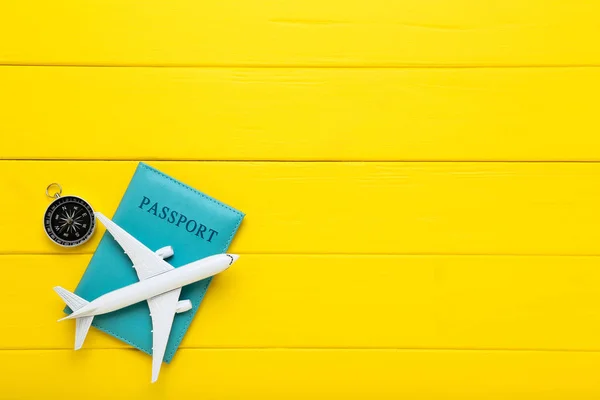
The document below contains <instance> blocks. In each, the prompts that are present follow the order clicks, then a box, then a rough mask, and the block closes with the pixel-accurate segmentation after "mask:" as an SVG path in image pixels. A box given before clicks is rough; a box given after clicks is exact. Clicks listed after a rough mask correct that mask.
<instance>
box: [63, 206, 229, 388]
mask: <svg viewBox="0 0 600 400" xmlns="http://www.w3.org/2000/svg"><path fill="white" fill-rule="evenodd" d="M95 214H96V217H97V218H98V219H99V220H100V221H101V222H102V223H103V224H104V226H106V229H107V230H108V231H109V232H110V233H111V234H112V236H113V237H114V238H115V240H116V241H117V243H119V245H120V246H121V247H122V248H123V250H125V253H126V254H127V256H129V258H130V259H131V261H132V262H133V267H134V268H135V270H136V272H137V275H138V278H139V279H140V281H139V282H136V283H134V284H131V285H129V286H125V287H123V288H121V289H117V290H113V291H112V292H109V293H106V294H104V295H102V296H100V297H98V298H97V299H95V300H93V301H87V300H84V299H82V298H81V297H79V296H77V295H76V294H74V293H71V292H69V291H68V290H66V289H63V288H62V287H60V286H56V287H55V288H54V290H55V291H56V293H58V295H59V296H60V297H61V298H62V299H63V300H64V302H65V303H67V305H68V306H69V308H71V310H72V311H73V313H72V314H70V315H69V316H67V317H65V318H62V319H59V321H62V320H65V319H72V318H76V328H75V350H79V349H80V348H81V346H82V345H83V341H84V340H85V337H86V335H87V333H88V330H89V329H90V325H91V324H92V320H93V319H94V316H96V315H101V314H106V313H109V312H112V311H115V310H119V309H121V308H124V307H127V306H130V305H132V304H135V303H139V302H140V301H143V300H147V301H148V307H149V308H150V316H151V317H152V328H153V329H152V342H153V345H152V382H156V380H157V379H158V373H159V372H160V367H161V364H162V361H163V357H164V355H165V350H166V347H167V341H168V340H169V334H170V333H171V325H172V324H173V318H174V317H175V313H181V312H185V311H188V310H189V309H191V308H192V302H191V301H190V300H179V293H180V292H181V287H182V286H185V285H189V284H190V283H194V282H197V281H200V280H202V279H206V278H208V277H210V276H213V275H216V274H218V273H219V272H222V271H224V270H226V269H227V268H229V266H230V265H231V264H233V263H234V262H235V261H236V260H237V259H238V256H237V255H234V254H217V255H214V256H210V257H206V258H203V259H201V260H198V261H194V262H191V263H189V264H186V265H184V266H181V267H179V268H174V267H173V266H171V265H170V264H168V263H167V262H166V261H164V259H165V258H168V257H171V256H172V255H173V249H172V248H171V247H170V246H167V247H164V248H162V249H160V250H158V251H156V252H153V251H152V250H150V249H149V248H147V247H146V246H144V245H143V244H142V243H140V242H139V241H138V240H137V239H135V238H134V237H133V236H131V235H130V234H129V233H127V232H126V231H125V230H123V228H121V227H119V226H118V225H117V224H115V223H114V222H112V221H111V220H110V219H108V218H106V217H105V216H104V215H102V214H100V213H98V212H97V213H95Z"/></svg>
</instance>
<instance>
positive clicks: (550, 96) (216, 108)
mask: <svg viewBox="0 0 600 400" xmlns="http://www.w3.org/2000/svg"><path fill="white" fill-rule="evenodd" d="M599 26H600V24H599ZM0 29H2V28H0ZM0 47H1V45H0ZM0 87H2V91H3V95H4V96H5V98H6V99H7V101H6V102H5V104H3V107H1V108H0V132H3V134H4V135H7V136H8V137H10V138H11V140H8V141H5V142H4V143H3V145H2V147H1V148H0V157H1V158H57V159H81V158H84V159H101V160H105V159H125V160H131V159H146V160H149V159H150V160H152V159H172V160H182V159H188V160H190V159H191V160H211V159H212V160H338V161H339V160H342V161H345V160H392V161H404V160H416V161H430V160H451V161H464V160H470V161H482V160H499V161H504V160H516V161H523V160H535V161H549V160H550V161H554V160H559V161H560V160H562V161H572V160H583V161H589V160H596V161H597V160H600V150H599V149H600V135H599V134H598V132H599V131H600V122H599V119H598V118H597V115H596V106H597V101H596V98H597V95H598V93H599V92H600V68H484V69H447V68H443V69H393V68H392V69H373V68H350V69H337V68H334V69H330V68H329V69H318V68H308V69H307V68H300V69H295V68H283V69H282V68H267V69H261V68H259V69H256V68H253V69H248V68H208V69H207V68H57V67H53V68H40V67H3V68H0ZM57 96H59V98H60V101H56V99H57ZM54 132H60V133H61V134H64V135H68V136H79V135H81V134H82V133H83V132H85V137H86V142H85V143H82V144H80V145H78V146H65V145H64V143H63V142H62V141H61V140H56V138H55V135H54V134H53V133H54ZM115 142H118V143H119V145H118V146H116V145H115Z"/></svg>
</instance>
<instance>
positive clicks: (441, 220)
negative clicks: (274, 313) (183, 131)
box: [0, 161, 600, 255]
mask: <svg viewBox="0 0 600 400" xmlns="http://www.w3.org/2000/svg"><path fill="white" fill-rule="evenodd" d="M137 164H138V163H137V162H135V161H129V162H119V161H111V162H83V161H72V162H65V161H56V162H49V161H0V175H1V176H3V177H4V185H5V187H7V188H10V189H11V191H13V192H15V191H16V192H18V193H19V194H20V195H19V196H0V209H4V210H7V212H6V215H5V217H4V218H2V219H1V220H0V228H1V230H2V236H1V237H0V238H1V240H0V253H60V254H65V253H72V252H79V253H81V252H87V253H89V252H92V251H93V250H94V249H95V246H96V244H97V242H98V241H99V239H100V237H101V235H96V236H95V238H94V240H93V241H90V243H89V244H86V245H84V246H81V247H78V248H75V249H70V250H64V249H62V248H59V247H57V246H55V245H53V244H52V242H50V241H49V240H48V239H47V237H46V236H45V233H44V231H43V229H40V225H41V223H42V222H41V219H42V215H43V213H44V210H45V209H46V207H47V206H48V204H49V203H50V200H49V199H48V198H46V197H45V195H44V189H45V187H46V185H47V184H48V183H49V182H54V181H59V182H61V184H62V185H63V187H64V190H65V193H76V194H78V195H79V196H82V197H84V198H86V199H88V200H89V201H90V202H91V203H92V204H94V207H96V209H98V210H103V212H105V213H106V214H107V215H112V213H113V212H114V210H115V209H116V207H117V205H118V202H119V201H120V199H121V197H122V194H123V193H124V191H125V189H126V188H127V185H128V183H129V180H130V179H131V176H132V175H133V172H134V170H135V168H136V166H137ZM150 164H151V165H153V166H155V167H157V168H158V169H160V170H162V171H164V172H165V173H167V174H170V175H172V176H174V177H176V178H178V179H180V180H182V181H184V182H187V183H189V184H190V185H192V186H194V187H196V188H197V189H198V190H201V191H203V192H205V193H207V194H209V195H211V196H214V197H216V198H219V199H221V200H223V201H224V202H226V203H227V204H230V205H232V206H233V207H236V208H239V209H241V210H243V211H244V212H246V213H247V217H246V218H244V222H243V223H242V226H241V228H240V230H239V234H238V235H237V236H236V238H235V239H234V241H233V243H232V246H231V251H232V252H240V253H296V254H298V253H350V254H357V253H370V254H373V253H385V254H529V255H538V254H553V255H582V254H586V255H596V254H599V253H600V242H599V241H598V240H597V238H596V236H595V231H596V227H597V226H598V225H599V224H600V214H599V213H598V211H597V210H598V204H600V186H598V185H597V184H596V183H597V182H598V179H599V178H600V165H599V164H597V163H375V162H371V163H346V162H325V163H312V162H310V163H301V162H300V163H299V162H275V163H273V162H151V163H150ZM24 177H26V178H25V179H24ZM91 177H96V178H91ZM20 209H27V210H32V212H27V213H20V212H17V211H18V210H20ZM9 211H10V212H9ZM17 231H18V232H19V233H20V234H19V235H15V234H13V232H17ZM100 231H102V229H100ZM23 237H26V238H27V240H23Z"/></svg>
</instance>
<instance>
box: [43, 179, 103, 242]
mask: <svg viewBox="0 0 600 400" xmlns="http://www.w3.org/2000/svg"><path fill="white" fill-rule="evenodd" d="M52 188H56V189H57V191H55V193H54V194H53V195H51V194H50V193H49V190H51V189H52ZM61 193H62V188H61V187H60V185H59V184H57V183H52V184H50V185H49V186H48V187H47V188H46V195H47V196H48V197H52V198H54V201H53V202H52V203H50V205H49V206H48V208H47V209H46V212H45V213H44V231H45V232H46V235H48V237H49V238H50V240H52V241H53V242H54V243H56V244H58V245H59V246H63V247H75V246H79V245H81V244H83V243H85V242H87V241H88V240H89V239H90V238H91V237H92V234H93V233H94V229H95V228H96V217H95V216H94V210H93V209H92V206H90V205H89V203H88V202H87V201H85V200H84V199H82V198H81V197H77V196H70V195H69V196H61Z"/></svg>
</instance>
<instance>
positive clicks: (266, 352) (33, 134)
mask: <svg viewBox="0 0 600 400" xmlns="http://www.w3.org/2000/svg"><path fill="white" fill-rule="evenodd" d="M599 19H600V3H598V2H594V1H587V0H574V1H542V0H533V1H527V2H523V1H518V0H507V1H503V2H498V1H494V2H474V1H469V0H439V1H438V0H436V1H421V2H419V1H415V0H400V1H385V0H374V1H364V0H361V1H353V2H340V1H329V2H322V1H320V2H317V1H313V0H307V1H303V2H277V1H263V0H252V1H246V2H234V1H229V0H224V1H210V2H196V1H192V0H174V1H169V2H159V1H155V0H149V1H140V0H121V1H117V0H104V1H100V0H83V1H74V0H59V1H55V2H43V1H40V0H21V1H17V0H6V1H0V37H1V38H2V39H0V139H1V146H0V184H1V185H2V186H1V187H2V196H0V265H2V268H3V284H4V285H3V288H4V290H3V291H1V292H0V319H1V320H2V321H3V322H2V325H0V399H4V398H6V399H17V398H23V399H36V400H37V399H40V398H55V397H61V398H66V399H69V398H88V399H96V398H98V399H100V398H107V397H112V398H127V399H137V398H140V399H141V398H143V399H161V398H169V399H172V398H177V397H198V398H206V399H232V398H247V399H253V398H265V399H267V398H277V399H281V398H286V399H287V398H302V399H305V398H307V397H311V398H315V399H317V398H323V399H334V398H369V399H371V398H377V399H379V398H407V399H419V398H422V399H448V398H456V399H478V400H479V399H503V400H504V399H527V400H531V399H568V400H578V399H597V398H599V397H600V384H599V382H600V381H599V380H598V378H597V376H598V371H599V370H600V360H599V358H598V357H599V356H600V339H599V338H600V311H599V310H600V290H598V288H599V287H600V285H599V284H598V283H599V280H600V272H599V271H600V270H599V269H598V263H599V262H600V258H599V257H598V255H599V254H600V246H599V244H598V240H597V234H596V231H597V226H598V225H599V223H600V217H599V215H600V214H599V212H598V204H600V189H598V188H599V186H598V184H597V183H598V180H599V178H600V164H598V161H600V139H599V137H600V136H599V135H598V131H599V129H598V128H599V127H600V126H599V123H598V119H597V111H596V108H597V100H596V98H597V93H598V92H599V89H600V52H599V51H598V49H597V48H598V46H597V42H598V37H599V34H600V24H598V20H599ZM49 159H53V160H52V161H50V160H49ZM138 160H145V161H149V163H150V164H152V165H154V166H156V167H157V168H159V169H161V170H163V171H164V172H166V173H168V174H171V175H173V176H175V177H177V178H179V179H181V180H183V181H185V182H186V183H189V184H190V185H192V186H194V187H196V188H198V189H199V190H201V191H204V192H206V193H208V194H210V195H212V196H215V197H217V198H218V199H220V200H223V201H225V202H226V203H229V204H231V205H233V206H234V207H236V208H239V209H241V210H243V211H244V212H246V213H247V217H246V218H245V220H244V222H243V224H242V228H241V229H240V231H239V234H238V235H237V236H236V238H235V240H234V242H233V245H232V247H231V251H235V252H238V253H240V254H241V255H242V257H241V258H240V260H239V261H238V263H236V268H232V269H230V270H228V271H227V272H225V273H224V274H222V275H220V276H217V277H215V279H214V280H213V283H212V284H211V287H210V289H209V291H208V294H207V296H206V299H205V302H203V304H202V306H201V308H200V310H199V312H198V313H197V315H196V318H195V321H194V323H193V324H192V326H191V329H190V331H189V333H188V335H186V337H185V339H184V341H183V344H182V349H181V350H180V351H179V352H178V353H177V355H176V356H175V358H174V360H173V362H172V363H171V364H170V365H165V366H164V367H163V372H162V373H161V378H160V380H159V382H158V383H157V384H155V385H150V384H149V373H150V358H149V357H148V356H147V355H145V354H142V353H141V352H139V351H136V350H133V349H130V348H128V346H126V345H124V344H122V343H121V342H119V341H117V340H116V339H113V338H111V337H108V336H107V335H104V334H102V333H100V332H98V331H95V330H92V332H91V333H90V336H89V338H88V340H87V341H86V344H85V345H84V349H83V350H82V351H79V352H73V351H72V350H71V349H70V348H71V346H72V343H73V335H74V329H73V326H72V324H71V323H70V322H71V321H69V322H67V323H60V324H59V323H56V320H57V319H58V318H60V317H61V312H62V304H61V302H60V300H59V299H58V297H57V296H55V295H54V293H53V292H52V291H51V288H52V286H54V285H56V284H61V285H63V286H65V287H67V288H74V287H75V285H76V284H77V281H78V279H79V277H80V276H81V273H82V272H83V270H84V269H85V267H86V265H87V262H88V260H89V258H90V255H91V253H92V252H93V251H94V249H95V247H96V245H97V243H98V240H99V239H100V236H101V234H102V233H103V229H102V228H101V229H99V231H98V232H97V234H96V235H95V238H94V240H92V241H91V242H90V243H88V244H86V245H85V246H82V247H81V248H77V249H61V248H58V247H56V246H53V245H52V244H51V243H50V242H49V241H48V239H47V238H46V237H45V235H44V233H43V231H42V228H41V222H42V220H41V217H42V214H43V211H44V209H45V207H46V206H47V205H48V203H49V200H48V199H47V198H46V197H44V194H43V191H44V188H45V187H46V185H47V184H49V183H50V182H54V181H58V182H60V183H61V184H62V185H63V186H64V188H65V193H71V194H76V195H80V196H82V197H84V198H87V199H88V200H89V201H90V202H91V203H92V204H93V205H94V207H95V208H96V209H97V210H101V211H103V212H104V213H105V214H107V215H112V213H113V212H114V210H115V209H116V207H117V204H118V202H119V200H120V199H121V196H122V194H123V191H124V190H125V188H126V187H127V183H128V181H129V179H130V177H131V175H132V174H133V171H134V168H135V166H136V163H137V161H138Z"/></svg>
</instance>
